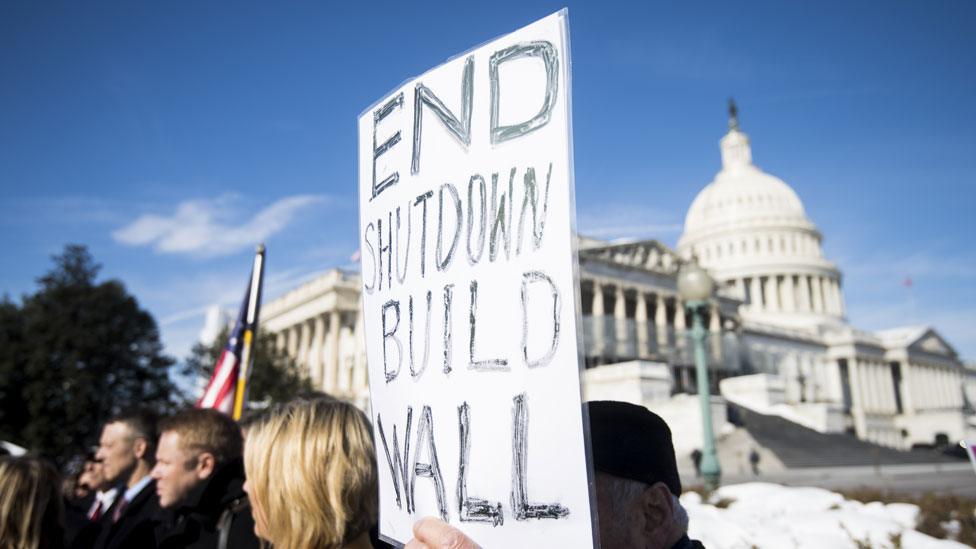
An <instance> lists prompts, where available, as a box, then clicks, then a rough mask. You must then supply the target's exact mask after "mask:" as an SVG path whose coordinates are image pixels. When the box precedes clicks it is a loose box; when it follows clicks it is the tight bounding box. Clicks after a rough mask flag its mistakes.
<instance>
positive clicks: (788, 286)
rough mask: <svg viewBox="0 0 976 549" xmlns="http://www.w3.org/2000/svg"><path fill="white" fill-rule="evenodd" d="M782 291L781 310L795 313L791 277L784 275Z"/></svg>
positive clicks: (794, 291) (794, 294)
mask: <svg viewBox="0 0 976 549" xmlns="http://www.w3.org/2000/svg"><path fill="white" fill-rule="evenodd" d="M782 289H783V291H782V292H781V295H782V296H783V310H784V311H787V312H790V313H795V312H796V311H797V306H796V290H795V289H794V287H793V275H791V274H785V275H783V288H782Z"/></svg>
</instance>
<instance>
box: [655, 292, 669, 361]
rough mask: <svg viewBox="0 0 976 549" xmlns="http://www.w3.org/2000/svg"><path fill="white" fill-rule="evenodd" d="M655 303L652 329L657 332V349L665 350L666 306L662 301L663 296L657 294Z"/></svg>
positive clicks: (666, 334) (666, 333) (666, 329)
mask: <svg viewBox="0 0 976 549" xmlns="http://www.w3.org/2000/svg"><path fill="white" fill-rule="evenodd" d="M656 297H657V303H656V304H655V305H654V329H655V330H656V331H657V348H658V349H661V350H663V349H667V347H668V305H667V303H665V301H664V296H663V295H661V293H660V292H659V293H658V294H657V296H656Z"/></svg>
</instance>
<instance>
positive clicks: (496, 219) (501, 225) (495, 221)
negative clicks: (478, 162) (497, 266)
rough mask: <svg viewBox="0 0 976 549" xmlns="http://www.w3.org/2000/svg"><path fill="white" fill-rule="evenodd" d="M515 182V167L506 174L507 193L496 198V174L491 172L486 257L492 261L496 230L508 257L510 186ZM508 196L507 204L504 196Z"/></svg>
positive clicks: (496, 255)
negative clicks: (489, 223)
mask: <svg viewBox="0 0 976 549" xmlns="http://www.w3.org/2000/svg"><path fill="white" fill-rule="evenodd" d="M514 183H515V168H512V170H511V172H509V174H508V193H506V194H502V196H501V199H499V198H498V174H497V173H493V174H491V208H492V213H491V219H492V221H491V240H490V242H489V245H488V259H490V260H491V261H494V260H495V258H496V257H498V232H499V231H501V233H502V242H503V244H502V245H503V246H504V248H505V259H508V250H509V249H510V248H511V244H512V238H511V236H512V186H513V184H514ZM506 197H507V198H508V206H507V207H506V205H505V198H506Z"/></svg>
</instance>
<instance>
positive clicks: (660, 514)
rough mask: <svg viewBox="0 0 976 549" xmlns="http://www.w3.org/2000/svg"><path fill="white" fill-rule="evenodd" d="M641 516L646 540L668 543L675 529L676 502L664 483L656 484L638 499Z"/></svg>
mask: <svg viewBox="0 0 976 549" xmlns="http://www.w3.org/2000/svg"><path fill="white" fill-rule="evenodd" d="M638 505H639V510H640V516H641V517H642V518H643V520H644V527H643V534H644V539H647V540H649V541H655V542H658V543H660V544H662V545H663V544H664V543H667V541H668V540H669V539H670V538H671V537H672V536H671V534H672V530H673V529H674V500H672V499H671V491H670V490H668V487H667V485H666V484H664V483H663V482H655V483H654V484H652V485H651V486H648V487H647V489H645V490H644V492H643V493H642V494H641V495H640V497H639V498H638Z"/></svg>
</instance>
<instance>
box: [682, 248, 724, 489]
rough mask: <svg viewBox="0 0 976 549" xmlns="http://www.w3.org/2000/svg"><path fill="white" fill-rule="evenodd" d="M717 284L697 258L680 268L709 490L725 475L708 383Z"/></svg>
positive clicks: (704, 466)
mask: <svg viewBox="0 0 976 549" xmlns="http://www.w3.org/2000/svg"><path fill="white" fill-rule="evenodd" d="M713 288H714V282H712V278H711V277H710V276H708V273H707V272H705V269H702V268H701V267H699V266H698V264H697V263H696V262H694V261H692V262H691V263H687V264H685V265H684V266H683V267H682V268H681V270H680V271H679V272H678V294H679V295H680V296H681V300H682V301H684V303H685V305H686V306H687V307H688V309H690V310H691V319H692V326H691V338H692V340H693V342H694V347H695V372H696V373H697V375H696V377H697V378H698V400H699V402H700V403H701V415H702V434H703V437H702V438H704V441H703V442H702V460H701V473H702V477H703V478H704V479H705V488H706V489H707V490H714V489H716V488H718V485H719V480H720V479H721V477H722V469H721V467H720V466H719V463H718V455H717V453H716V451H715V431H714V430H713V429H712V409H711V403H710V400H711V399H710V396H711V391H710V390H709V387H708V365H707V363H706V359H705V324H704V322H703V320H702V316H703V314H704V310H705V307H707V306H708V298H710V297H711V295H712V290H713Z"/></svg>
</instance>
